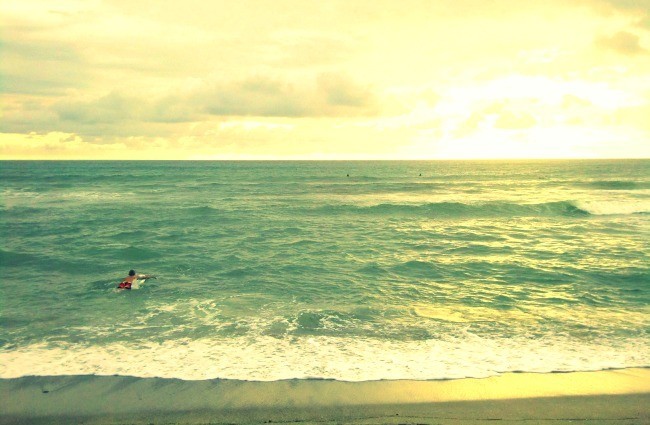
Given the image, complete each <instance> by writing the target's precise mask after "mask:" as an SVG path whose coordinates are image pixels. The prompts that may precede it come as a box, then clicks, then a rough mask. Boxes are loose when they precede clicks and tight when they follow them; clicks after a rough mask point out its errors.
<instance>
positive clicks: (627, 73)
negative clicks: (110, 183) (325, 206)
mask: <svg viewBox="0 0 650 425" xmlns="http://www.w3.org/2000/svg"><path fill="white" fill-rule="evenodd" d="M0 22H1V26H0V55H1V60H0V92H1V96H2V101H1V104H0V108H1V109H0V113H1V116H0V158H4V159H14V158H43V159H59V158H63V159H77V158H88V159H95V158H96V159H275V158H290V159H346V158H347V159H362V158H367V159H398V158H403V159H430V158H431V159H436V158H440V159H447V158H575V157H586V158H592V157H596V158H598V157H603V158H612V157H646V158H647V157H650V0H570V1H567V0H544V1H537V0H491V1H488V0H430V1H414V0H393V1H388V0H368V1H361V0H359V1H355V0H344V1H325V0H322V1H310V0H273V1H271V0H269V1H209V0H183V1H178V0H107V1H95V0H47V1H32V0H20V1H3V2H1V3H0Z"/></svg>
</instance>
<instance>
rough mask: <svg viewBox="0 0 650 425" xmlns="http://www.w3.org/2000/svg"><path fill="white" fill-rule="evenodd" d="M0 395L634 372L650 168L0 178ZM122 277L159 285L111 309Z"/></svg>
mask: <svg viewBox="0 0 650 425" xmlns="http://www.w3.org/2000/svg"><path fill="white" fill-rule="evenodd" d="M0 178H1V181H0V184H1V188H0V190H1V191H2V200H1V205H0V206H1V209H0V211H1V217H2V220H1V223H2V231H1V232H2V233H1V235H0V236H1V239H2V242H1V250H0V275H1V276H2V283H1V285H0V295H1V299H0V378H16V377H21V376H30V375H48V376H50V375H66V376H76V375H121V376H134V377H161V378H178V379H182V380H203V379H235V380H248V381H277V380H284V379H309V378H313V379H334V380H341V381H372V380H397V379H414V380H435V379H455V378H463V377H476V378H480V377H487V376H493V375H498V374H502V373H506V372H562V371H594V370H603V369H617V368H628V367H650V334H649V330H650V314H649V313H650V249H649V248H650V160H611V161H600V160H584V161H507V162H506V161H504V162H499V161H403V162H402V161H377V162H373V161H353V162H347V161H333V162H318V161H313V162H310V161H304V162H303V161H286V162H284V161H277V162H274V161H268V162H255V161H241V162H237V161H233V162H229V161H204V162H199V161H197V162H191V161H187V162H185V161H183V162H181V161H179V162H176V161H169V162H145V161H125V162H117V161H96V162H94V161H41V162H39V161H2V162H0ZM129 269H135V270H136V271H137V272H138V273H148V274H155V275H156V276H157V279H155V280H153V279H152V280H147V281H146V282H144V283H142V284H141V285H140V286H139V287H138V288H137V289H133V290H130V291H125V290H118V289H117V285H118V283H119V282H120V281H121V279H122V278H123V277H125V276H126V275H127V273H128V271H129Z"/></svg>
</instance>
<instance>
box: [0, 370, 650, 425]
mask: <svg viewBox="0 0 650 425" xmlns="http://www.w3.org/2000/svg"><path fill="white" fill-rule="evenodd" d="M496 420H500V421H505V422H507V423H509V424H511V423H515V424H519V423H520V424H524V423H525V424H536V423H553V424H557V423H569V422H571V423H575V422H582V423H589V424H596V423H597V424H644V423H650V369H625V370H613V371H601V372H579V373H550V374H531V373H510V374H504V375H500V376H495V377H491V378H485V379H459V380H448V381H372V382H339V381H327V380H287V381H278V382H246V381H230V380H206V381H182V380H175V379H160V378H133V377H120V376H59V377H23V378H15V379H2V380H0V423H2V424H64V423H65V424H71V423H84V424H221V423H269V422H273V423H277V422H285V423H286V422H299V423H321V424H323V423H324V424H329V423H332V424H333V423H353V424H382V423H385V424H425V423H426V424H434V423H435V424H461V423H472V424H477V423H479V424H480V423H488V422H490V423H493V422H494V421H496Z"/></svg>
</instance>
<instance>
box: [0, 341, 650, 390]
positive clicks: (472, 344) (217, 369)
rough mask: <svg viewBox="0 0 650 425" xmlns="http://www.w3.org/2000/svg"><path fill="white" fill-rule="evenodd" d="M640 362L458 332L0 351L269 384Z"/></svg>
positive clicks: (10, 370)
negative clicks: (439, 336) (411, 337)
mask: <svg viewBox="0 0 650 425" xmlns="http://www.w3.org/2000/svg"><path fill="white" fill-rule="evenodd" d="M648 365H650V343H649V342H648V341H647V340H642V339H630V340H625V341H618V342H617V343H615V344H614V343H611V344H609V345H602V344H598V343H591V344H585V343H584V342H573V341H569V340H565V339H562V338H559V337H558V338H554V339H543V340H541V339H528V338H523V337H522V338H518V339H499V340H490V339H484V338H481V337H479V336H476V335H472V334H469V333H467V334H465V335H463V337H462V338H455V339H448V340H427V341H402V342H398V341H385V340H379V339H371V338H349V337H346V338H333V337H324V336H321V337H291V338H286V339H277V338H273V337H270V336H262V337H259V336H258V337H257V338H255V339H252V338H250V337H237V338H229V339H224V338H221V339H218V338H215V339H207V338H206V339H201V340H173V341H166V342H161V343H154V342H150V343H145V344H142V343H140V344H138V345H137V346H129V345H122V344H111V345H106V346H75V345H69V346H59V347H48V346H46V345H43V344H40V345H32V346H27V347H22V348H18V349H13V350H4V351H0V377H2V378H15V377H19V376H25V375H84V374H95V375H115V374H117V375H126V376H137V377H162V378H180V379H186V380H201V379H212V378H222V379H239V380H255V381H275V380H281V379H292V378H323V379H337V380H343V381H367V380H382V379H389V380H392V379H417V380H425V379H454V378H463V377H476V378H478V377H487V376H492V375H496V374H499V373H504V372H511V371H525V372H551V371H584V370H601V369H608V368H625V367H645V366H648Z"/></svg>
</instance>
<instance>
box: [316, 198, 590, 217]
mask: <svg viewBox="0 0 650 425" xmlns="http://www.w3.org/2000/svg"><path fill="white" fill-rule="evenodd" d="M321 211H322V212H328V213H332V214H336V213H353V214H354V213H357V214H372V215H392V214H394V215H418V216H422V215H424V216H430V217H498V216H506V217H512V216H586V215H589V214H591V212H590V211H588V210H586V209H583V208H581V207H580V206H579V205H578V204H577V203H574V202H569V201H560V202H544V203H539V204H517V203H510V202H477V203H463V202H432V203H426V204H393V203H382V204H377V205H369V206H360V205H349V204H342V205H328V206H324V207H322V208H321Z"/></svg>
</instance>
